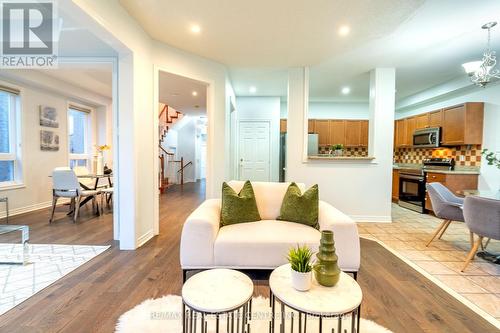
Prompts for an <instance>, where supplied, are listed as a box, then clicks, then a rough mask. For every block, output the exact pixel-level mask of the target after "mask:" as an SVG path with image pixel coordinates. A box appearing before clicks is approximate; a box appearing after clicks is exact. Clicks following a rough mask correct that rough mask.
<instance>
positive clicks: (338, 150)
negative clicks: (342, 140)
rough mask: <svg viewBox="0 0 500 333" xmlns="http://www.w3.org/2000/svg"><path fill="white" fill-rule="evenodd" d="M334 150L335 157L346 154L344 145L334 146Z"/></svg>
mask: <svg viewBox="0 0 500 333" xmlns="http://www.w3.org/2000/svg"><path fill="white" fill-rule="evenodd" d="M332 150H333V152H334V155H335V156H342V155H343V152H344V145H342V144H336V145H333V146H332Z"/></svg>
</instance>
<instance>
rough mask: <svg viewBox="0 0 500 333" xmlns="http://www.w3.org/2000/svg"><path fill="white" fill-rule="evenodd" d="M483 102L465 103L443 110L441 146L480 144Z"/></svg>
mask: <svg viewBox="0 0 500 333" xmlns="http://www.w3.org/2000/svg"><path fill="white" fill-rule="evenodd" d="M483 116H484V104H483V103H465V104H460V105H456V106H452V107H449V108H445V109H444V110H443V135H442V141H441V143H442V145H443V146H457V145H474V144H481V143H482V139H483Z"/></svg>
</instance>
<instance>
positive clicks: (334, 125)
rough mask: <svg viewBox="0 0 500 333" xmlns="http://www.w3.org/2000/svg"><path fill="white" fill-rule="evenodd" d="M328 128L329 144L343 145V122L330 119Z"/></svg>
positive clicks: (344, 132)
mask: <svg viewBox="0 0 500 333" xmlns="http://www.w3.org/2000/svg"><path fill="white" fill-rule="evenodd" d="M329 126H330V139H329V143H330V144H332V145H336V144H342V145H343V144H345V134H346V131H345V121H344V120H337V119H332V120H330V123H329Z"/></svg>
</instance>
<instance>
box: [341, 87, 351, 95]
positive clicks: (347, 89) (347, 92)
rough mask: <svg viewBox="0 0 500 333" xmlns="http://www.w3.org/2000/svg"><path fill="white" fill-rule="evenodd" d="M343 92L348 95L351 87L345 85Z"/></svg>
mask: <svg viewBox="0 0 500 333" xmlns="http://www.w3.org/2000/svg"><path fill="white" fill-rule="evenodd" d="M341 92H342V94H344V95H348V94H349V93H350V92H351V88H349V87H343V88H342V90H341Z"/></svg>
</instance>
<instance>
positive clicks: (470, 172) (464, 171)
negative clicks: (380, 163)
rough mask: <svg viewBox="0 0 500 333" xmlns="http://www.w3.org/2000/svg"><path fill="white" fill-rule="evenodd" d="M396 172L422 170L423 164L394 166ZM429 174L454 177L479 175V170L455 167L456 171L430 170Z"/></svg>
mask: <svg viewBox="0 0 500 333" xmlns="http://www.w3.org/2000/svg"><path fill="white" fill-rule="evenodd" d="M392 168H393V169H394V170H405V169H406V170H408V169H422V165H421V164H394V165H393V166H392ZM427 172H433V173H444V174H454V175H479V174H480V172H479V169H478V168H474V167H461V166H458V167H457V166H455V170H429V171H427Z"/></svg>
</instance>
